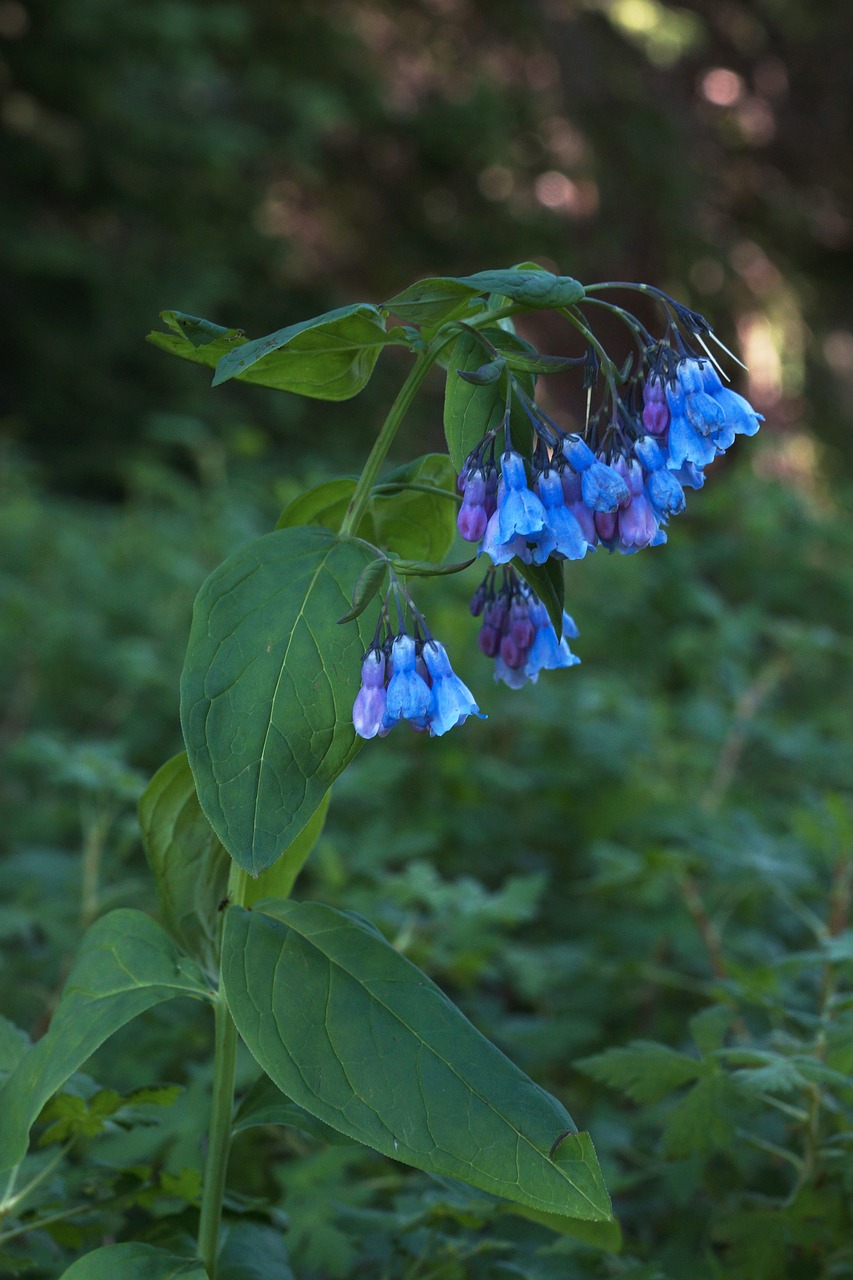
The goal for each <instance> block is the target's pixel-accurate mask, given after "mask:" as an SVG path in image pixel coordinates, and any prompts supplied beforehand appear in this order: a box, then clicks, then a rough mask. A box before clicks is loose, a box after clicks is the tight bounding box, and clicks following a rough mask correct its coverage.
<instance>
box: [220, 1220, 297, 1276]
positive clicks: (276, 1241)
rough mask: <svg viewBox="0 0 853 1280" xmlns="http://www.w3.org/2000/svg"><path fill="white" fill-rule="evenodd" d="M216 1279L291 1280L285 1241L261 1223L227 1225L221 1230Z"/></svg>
mask: <svg viewBox="0 0 853 1280" xmlns="http://www.w3.org/2000/svg"><path fill="white" fill-rule="evenodd" d="M216 1278H217V1280H293V1271H292V1270H291V1267H290V1259H289V1258H288V1256H287V1249H286V1247H285V1243H284V1238H283V1236H282V1234H281V1232H280V1231H277V1230H276V1229H275V1227H268V1226H265V1225H264V1224H263V1223H260V1222H229V1223H225V1224H224V1225H223V1228H222V1251H221V1253H220V1255H219V1263H218V1266H217V1268H216Z"/></svg>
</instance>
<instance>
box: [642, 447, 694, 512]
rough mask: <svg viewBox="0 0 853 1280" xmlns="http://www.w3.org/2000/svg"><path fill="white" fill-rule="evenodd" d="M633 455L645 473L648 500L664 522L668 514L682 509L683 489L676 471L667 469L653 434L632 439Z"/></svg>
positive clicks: (683, 502) (665, 456) (663, 455)
mask: <svg viewBox="0 0 853 1280" xmlns="http://www.w3.org/2000/svg"><path fill="white" fill-rule="evenodd" d="M634 456H635V457H636V458H637V459H638V461H639V462H640V464H641V465H642V468H643V471H644V473H645V487H646V494H647V495H648V499H649V502H650V503H651V504H652V507H653V508H654V510H655V511H656V512H657V514H658V516H659V517H660V519H661V520H662V521H663V522H664V523H666V521H667V520H668V519H669V517H670V516H674V515H678V513H679V512H680V511H683V510H684V506H685V500H684V489H683V487H682V485H681V484H680V483H679V480H678V477H677V475H676V473H675V472H674V471H669V470H668V469H667V465H666V460H667V455H666V453H665V452H664V450H663V449H662V448H661V447H660V445H659V444H658V442H657V440H655V439H654V437H653V436H640V438H639V439H638V440H635V441H634Z"/></svg>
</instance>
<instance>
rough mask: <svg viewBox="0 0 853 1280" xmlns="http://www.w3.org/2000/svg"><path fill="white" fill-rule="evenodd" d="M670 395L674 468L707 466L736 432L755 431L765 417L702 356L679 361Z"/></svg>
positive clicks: (670, 439) (670, 466)
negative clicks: (724, 380) (724, 382)
mask: <svg viewBox="0 0 853 1280" xmlns="http://www.w3.org/2000/svg"><path fill="white" fill-rule="evenodd" d="M666 399H667V404H668V405H669V409H670V412H671V414H672V419H671V421H670V425H669V436H668V442H667V443H668V451H669V460H668V462H667V466H669V468H670V469H671V470H672V471H678V470H679V469H680V468H681V467H683V466H684V465H685V464H686V463H693V464H694V465H695V466H698V467H707V466H708V464H709V463H711V462H713V460H714V458H715V457H716V456H717V454H719V453H725V451H726V449H728V448H729V447H730V446H731V444H732V443H733V441H734V438H735V436H736V435H755V432H756V431H757V430H758V427H759V424H760V423H761V421H762V418H761V414H758V413H756V412H755V410H754V409H753V408H752V405H751V404H750V403H749V401H748V400H745V399H744V397H743V396H740V395H738V394H737V392H735V391H730V390H729V389H728V387H724V386H723V384H722V382H721V381H720V379H719V377H718V375H717V373H716V371H715V369H714V368H713V365H712V364H711V362H710V361H709V360H702V359H699V358H698V357H693V356H688V357H686V358H685V359H683V360H681V361H679V363H678V366H677V368H676V371H675V378H674V381H672V382H670V383H669V384H668V385H667V388H666Z"/></svg>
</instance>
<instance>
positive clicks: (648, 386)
mask: <svg viewBox="0 0 853 1280" xmlns="http://www.w3.org/2000/svg"><path fill="white" fill-rule="evenodd" d="M643 426H644V427H645V429H646V431H648V433H649V435H652V436H662V435H665V433H666V429H667V427H668V426H669V406H668V405H667V403H666V391H665V389H664V385H663V381H662V380H661V379H660V378H648V379H647V380H646V382H644V383H643Z"/></svg>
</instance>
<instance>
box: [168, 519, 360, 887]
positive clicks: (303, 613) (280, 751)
mask: <svg viewBox="0 0 853 1280" xmlns="http://www.w3.org/2000/svg"><path fill="white" fill-rule="evenodd" d="M372 558H373V554H372V552H371V551H370V550H369V549H368V548H367V547H365V546H363V545H362V544H361V543H358V542H354V541H343V542H341V541H338V539H337V538H336V537H335V536H334V534H332V533H331V532H329V531H328V530H326V529H321V528H319V527H310V528H296V529H279V530H277V531H276V532H275V533H269V534H267V535H266V536H265V537H263V538H259V539H257V541H255V542H251V543H249V544H248V545H247V546H245V547H241V548H240V550H239V551H236V552H235V553H234V554H233V555H232V556H230V557H229V558H228V559H227V560H226V561H224V563H223V564H221V565H220V566H219V568H218V569H216V570H215V571H214V572H213V573H212V574H211V576H210V577H209V578H208V579H207V581H206V582H205V584H204V586H203V587H202V589H201V591H200V592H199V595H198V599H197V600H196V604H195V609H194V611H193V622H192V629H191V631H190V641H189V647H188V649H187V656H186V661H185V663H184V670H183V675H182V677H181V721H182V724H183V728H184V739H185V741H186V744H187V754H188V756H189V761H190V765H191V766H192V771H193V775H194V777H195V781H196V787H197V790H198V797H199V801H200V802H201V806H202V808H203V810H204V812H205V814H206V815H207V817H208V819H209V820H210V823H211V825H212V827H213V829H214V831H215V832H216V834H217V835H218V836H219V838H220V840H221V841H222V843H223V844H224V845H225V847H226V849H227V850H228V852H229V853H230V854H231V856H232V858H234V860H235V861H236V862H237V863H239V865H240V866H241V867H244V868H245V869H246V870H247V871H250V872H252V873H253V874H257V873H258V872H260V871H263V870H264V869H265V868H266V867H269V866H271V865H272V863H273V862H275V860H276V859H277V858H278V857H279V856H280V855H281V854H282V853H283V852H284V850H285V849H286V848H287V846H288V845H289V844H290V843H291V841H292V840H294V839H295V837H296V836H297V835H298V834H299V832H300V831H301V830H302V828H303V827H304V826H305V823H306V822H307V821H308V819H309V818H310V817H311V814H312V813H313V812H314V810H315V809H316V808H317V806H318V805H319V803H320V801H321V800H322V798H323V796H324V795H325V794H326V792H327V791H328V789H329V787H330V786H331V784H332V783H333V782H334V780H335V778H336V777H337V776H338V774H339V773H340V772H341V771H342V770H343V769H344V768H346V766H347V765H348V764H349V762H350V760H352V758H353V757H354V755H355V753H356V751H357V750H358V747H359V745H360V740H359V739H358V738H357V737H356V736H355V731H354V729H353V725H352V705H353V701H354V699H355V695H356V692H357V691H358V684H359V676H360V669H361V659H362V655H363V653H364V650H365V648H366V647H367V645H368V644H369V642H370V638H371V636H372V634H373V630H374V625H375V620H370V619H367V615H364V616H363V617H362V618H359V619H358V620H357V621H356V622H352V623H348V624H347V625H346V626H343V627H339V626H338V625H337V619H338V618H340V617H341V616H342V615H343V614H344V613H346V612H347V611H348V609H349V608H350V599H351V595H352V588H353V584H354V583H355V581H356V579H357V578H358V576H359V574H360V573H361V571H362V569H363V568H364V566H365V565H366V564H367V562H368V561H369V560H371V559H372Z"/></svg>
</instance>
